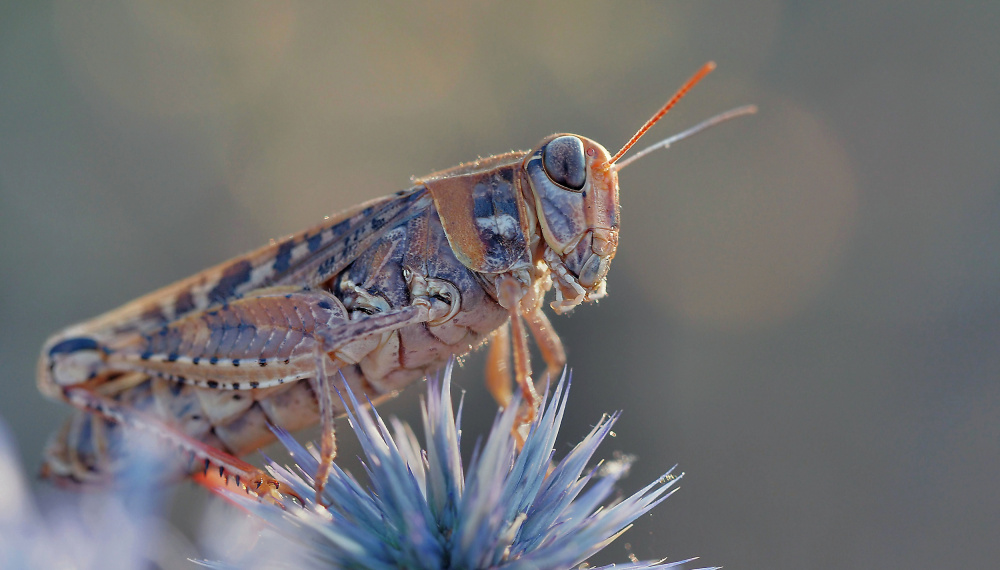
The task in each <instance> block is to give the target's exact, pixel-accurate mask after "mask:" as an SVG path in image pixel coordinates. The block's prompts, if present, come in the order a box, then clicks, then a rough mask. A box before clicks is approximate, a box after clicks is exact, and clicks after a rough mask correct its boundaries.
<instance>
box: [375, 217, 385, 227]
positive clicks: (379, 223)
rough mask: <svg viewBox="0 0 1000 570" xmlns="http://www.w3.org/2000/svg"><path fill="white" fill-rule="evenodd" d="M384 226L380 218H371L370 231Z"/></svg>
mask: <svg viewBox="0 0 1000 570" xmlns="http://www.w3.org/2000/svg"><path fill="white" fill-rule="evenodd" d="M384 225H385V220H383V219H382V218H372V229H373V230H377V229H379V228H381V227H382V226H384Z"/></svg>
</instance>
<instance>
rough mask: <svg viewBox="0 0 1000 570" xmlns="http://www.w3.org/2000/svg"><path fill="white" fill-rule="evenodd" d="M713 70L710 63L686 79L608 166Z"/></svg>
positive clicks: (712, 65) (713, 67) (613, 157)
mask: <svg viewBox="0 0 1000 570" xmlns="http://www.w3.org/2000/svg"><path fill="white" fill-rule="evenodd" d="M713 69H715V62H714V61H710V62H708V63H706V64H705V65H703V66H701V69H699V70H698V73H695V74H694V75H693V76H691V79H688V80H687V83H685V84H684V85H683V86H682V87H681V88H680V89H678V90H677V93H674V96H673V97H671V98H670V100H669V101H667V103H666V105H664V106H663V107H661V108H660V110H659V111H657V112H656V114H655V115H653V116H652V117H650V119H649V120H648V121H646V124H645V125H643V126H642V128H640V129H639V130H638V131H637V132H636V133H635V134H634V135H632V138H631V139H629V141H628V142H627V143H625V146H623V147H622V148H621V150H619V151H618V152H616V153H615V155H614V156H612V157H611V162H609V163H608V164H609V165H611V164H614V163H615V161H617V160H618V159H619V158H621V157H622V155H623V154H625V153H626V152H628V149H630V148H632V145H634V144H635V143H636V141H638V140H639V139H640V138H642V135H644V134H646V131H648V130H649V129H650V127H652V126H653V125H655V124H656V122H657V121H659V120H660V119H662V118H663V115H666V114H667V111H669V110H670V108H671V107H673V106H674V105H676V104H677V102H678V101H680V100H681V98H683V97H684V96H685V95H687V92H688V91H690V90H691V88H692V87H694V86H695V85H696V84H697V83H698V82H699V81H701V80H702V79H703V78H704V77H705V76H706V75H708V74H709V73H711V72H712V70H713Z"/></svg>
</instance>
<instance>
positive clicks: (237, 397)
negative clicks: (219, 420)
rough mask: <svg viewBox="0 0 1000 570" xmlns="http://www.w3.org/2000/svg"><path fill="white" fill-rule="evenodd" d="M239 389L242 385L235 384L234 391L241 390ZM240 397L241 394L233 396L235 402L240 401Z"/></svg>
mask: <svg viewBox="0 0 1000 570" xmlns="http://www.w3.org/2000/svg"><path fill="white" fill-rule="evenodd" d="M239 389H240V383H239V382H233V390H239ZM239 396H240V395H239V394H236V395H235V396H233V399H234V400H239V399H240V398H239Z"/></svg>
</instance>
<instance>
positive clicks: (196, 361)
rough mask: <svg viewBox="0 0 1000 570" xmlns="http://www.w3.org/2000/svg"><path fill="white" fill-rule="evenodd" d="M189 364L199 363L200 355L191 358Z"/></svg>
mask: <svg viewBox="0 0 1000 570" xmlns="http://www.w3.org/2000/svg"><path fill="white" fill-rule="evenodd" d="M191 364H194V365H198V364H201V357H200V356H195V357H194V358H192V359H191Z"/></svg>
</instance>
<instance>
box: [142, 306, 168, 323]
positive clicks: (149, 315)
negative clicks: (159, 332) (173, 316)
mask: <svg viewBox="0 0 1000 570" xmlns="http://www.w3.org/2000/svg"><path fill="white" fill-rule="evenodd" d="M139 318H140V319H142V320H144V321H160V322H163V321H165V320H167V316H166V315H164V314H163V309H161V308H159V307H151V308H149V309H146V310H145V311H143V313H142V315H141V316H140V317H139Z"/></svg>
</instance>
